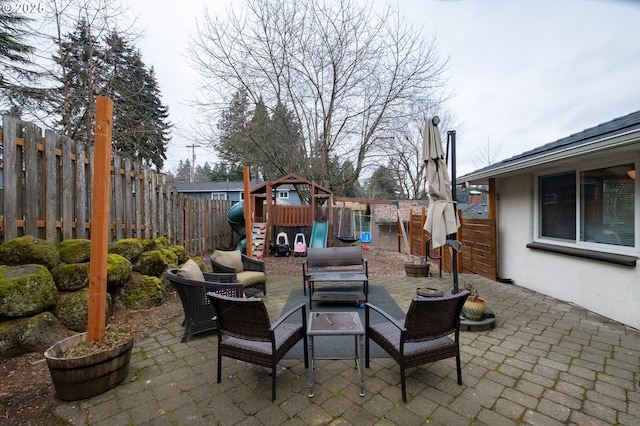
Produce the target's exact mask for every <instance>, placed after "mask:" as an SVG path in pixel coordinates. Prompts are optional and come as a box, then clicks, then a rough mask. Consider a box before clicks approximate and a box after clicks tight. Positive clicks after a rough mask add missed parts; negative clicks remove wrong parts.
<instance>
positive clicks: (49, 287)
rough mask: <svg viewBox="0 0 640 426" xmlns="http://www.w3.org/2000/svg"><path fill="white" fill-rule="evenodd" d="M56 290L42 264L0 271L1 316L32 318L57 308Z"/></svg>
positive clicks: (5, 268)
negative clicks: (28, 316)
mask: <svg viewBox="0 0 640 426" xmlns="http://www.w3.org/2000/svg"><path fill="white" fill-rule="evenodd" d="M57 300H58V289H57V288H56V285H55V282H54V281H53V277H52V276H51V273H49V270H48V269H47V268H46V267H44V266H42V265H20V266H7V267H4V268H0V316H7V317H19V316H27V315H34V314H38V313H40V312H43V311H45V310H48V309H50V308H53V307H54V306H55V305H56V302H57Z"/></svg>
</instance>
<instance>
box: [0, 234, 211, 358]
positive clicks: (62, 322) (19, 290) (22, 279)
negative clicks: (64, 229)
mask: <svg viewBox="0 0 640 426" xmlns="http://www.w3.org/2000/svg"><path fill="white" fill-rule="evenodd" d="M90 245H91V242H90V241H89V240H86V239H70V240H65V241H62V242H60V243H59V244H58V245H54V244H52V243H50V242H47V241H44V240H41V239H38V238H34V237H31V236H24V237H19V238H15V239H12V240H9V241H6V242H5V243H3V244H0V357H7V356H16V355H21V354H24V353H27V352H42V351H44V350H46V349H47V348H48V347H49V346H51V345H52V344H53V343H55V342H57V341H59V340H61V339H63V338H65V337H67V336H69V335H71V334H73V333H74V332H82V331H86V329H87V317H88V300H89V292H88V286H89V262H90ZM188 259H189V255H188V254H187V252H186V251H185V250H184V247H182V246H176V245H171V244H170V243H169V241H168V240H167V239H166V238H164V237H161V238H157V239H155V240H137V239H133V238H127V239H122V240H119V241H116V242H113V243H111V244H110V245H109V254H108V256H107V312H106V315H107V317H106V321H107V323H108V322H109V317H110V315H111V310H112V309H111V308H112V303H117V304H118V306H122V307H123V308H126V309H130V310H139V309H148V308H151V307H154V306H159V305H161V304H162V303H163V301H164V293H165V292H166V291H172V290H173V289H172V288H170V287H169V285H168V284H166V282H167V280H165V279H164V272H165V271H166V270H167V269H169V268H173V267H178V266H179V265H182V264H184V262H186V261H187V260H188ZM199 263H201V262H199Z"/></svg>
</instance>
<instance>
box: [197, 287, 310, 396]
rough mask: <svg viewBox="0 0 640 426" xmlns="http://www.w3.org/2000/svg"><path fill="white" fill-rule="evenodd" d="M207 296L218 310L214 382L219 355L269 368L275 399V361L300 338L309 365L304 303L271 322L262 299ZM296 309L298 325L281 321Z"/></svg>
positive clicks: (306, 365) (272, 393) (209, 294)
mask: <svg viewBox="0 0 640 426" xmlns="http://www.w3.org/2000/svg"><path fill="white" fill-rule="evenodd" d="M208 296H209V297H210V298H211V301H212V302H213V305H214V306H215V308H216V312H217V313H218V317H217V321H218V383H220V378H221V374H222V357H223V356H226V357H229V358H233V359H237V360H240V361H245V362H249V363H251V364H257V365H261V366H263V367H271V400H272V401H275V399H276V366H277V364H278V361H280V360H281V359H282V357H283V356H284V355H285V354H286V353H287V352H288V351H289V350H290V349H291V348H293V346H294V345H295V344H296V343H297V342H299V341H300V340H303V341H304V342H303V343H304V366H305V367H306V368H308V367H309V361H308V357H307V354H308V349H307V312H306V305H305V304H304V303H301V304H300V305H298V306H296V307H294V308H292V309H291V310H289V311H288V312H286V313H284V314H283V315H282V316H281V317H280V318H279V319H278V320H277V321H276V322H274V323H273V324H272V323H271V321H270V320H269V314H268V313H267V308H266V307H265V305H264V302H263V301H262V299H258V298H248V299H242V298H237V297H227V296H224V295H221V294H217V293H208ZM296 312H301V313H302V324H297V323H295V324H294V323H291V322H284V321H285V320H286V319H287V318H288V317H290V316H291V315H293V314H294V313H296Z"/></svg>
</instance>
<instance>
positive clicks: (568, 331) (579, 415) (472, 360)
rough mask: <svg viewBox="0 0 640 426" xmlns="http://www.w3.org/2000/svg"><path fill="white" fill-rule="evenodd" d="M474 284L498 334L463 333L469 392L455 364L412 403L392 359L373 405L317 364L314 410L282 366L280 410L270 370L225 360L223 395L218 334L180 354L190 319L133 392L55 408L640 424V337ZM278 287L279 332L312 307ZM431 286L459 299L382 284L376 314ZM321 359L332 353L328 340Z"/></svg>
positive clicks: (145, 366)
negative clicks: (383, 304) (295, 308)
mask: <svg viewBox="0 0 640 426" xmlns="http://www.w3.org/2000/svg"><path fill="white" fill-rule="evenodd" d="M463 278H464V279H467V278H468V277H467V276H463ZM471 279H473V280H474V283H475V284H476V285H477V287H478V288H479V289H480V291H481V292H482V295H483V297H486V298H487V299H488V300H489V304H490V307H491V309H492V310H493V311H494V312H495V313H496V319H497V321H496V326H495V328H494V329H491V330H486V331H479V332H473V331H461V332H460V351H461V364H462V385H458V383H457V374H456V363H455V358H449V359H444V360H441V361H437V362H434V363H430V364H426V365H423V366H419V367H415V368H408V369H407V371H406V391H407V402H406V403H404V402H402V390H401V386H400V380H401V379H400V370H399V367H398V364H397V363H396V362H395V361H394V360H392V359H391V358H390V357H387V356H384V355H383V354H381V353H380V352H379V351H378V352H373V353H372V357H371V360H370V365H369V368H366V369H365V372H364V386H365V396H364V397H361V396H360V395H359V391H360V388H359V376H358V373H357V368H356V366H355V365H354V360H353V359H352V358H346V359H321V357H319V358H320V359H316V361H315V366H316V369H315V371H314V381H315V388H314V391H315V392H314V393H315V394H314V396H313V398H310V397H309V396H308V372H307V370H306V369H305V365H304V362H303V360H302V358H301V356H297V355H294V356H292V357H285V358H284V359H282V360H281V362H280V363H279V364H278V376H277V392H278V393H277V399H276V400H275V402H272V401H271V396H272V386H271V383H272V382H271V377H270V376H269V372H270V368H264V367H257V366H254V365H250V364H247V363H244V362H240V361H236V360H234V359H230V358H223V359H222V363H223V364H222V365H223V369H222V371H223V374H224V377H223V379H222V381H221V383H217V382H216V362H217V361H216V352H217V351H216V348H215V345H216V344H217V343H216V342H217V336H216V333H215V332H211V333H200V334H199V335H196V336H193V337H191V338H190V339H189V340H188V341H186V342H184V343H181V339H182V336H183V333H184V328H183V326H182V325H181V321H182V317H178V318H175V319H174V320H172V321H169V322H168V323H167V325H166V326H165V327H164V328H163V329H161V330H159V331H158V332H156V333H154V334H153V335H151V336H148V337H147V338H145V339H143V340H141V341H139V342H136V345H135V347H134V352H133V355H132V360H131V367H130V372H129V376H128V377H127V379H125V381H124V382H123V383H122V384H121V385H120V386H118V387H116V388H115V389H113V390H111V391H109V392H106V393H105V394H102V395H100V396H97V397H94V398H90V399H87V400H82V401H74V402H63V401H58V400H54V401H53V406H52V409H53V410H54V412H55V414H56V415H57V416H59V417H61V418H63V419H65V420H66V421H68V422H70V424H73V425H85V424H91V425H114V424H136V425H147V424H148V425H157V424H180V425H183V424H197V425H208V424H225V425H232V424H269V425H271V424H274V425H275V424H329V423H332V422H334V424H336V423H337V424H358V425H368V424H380V423H383V424H402V425H418V424H442V425H469V424H487V425H508V424H539V425H561V424H580V425H605V424H620V425H632V424H637V419H638V418H639V417H640V393H639V392H638V380H640V332H638V330H634V329H631V328H628V327H625V326H624V325H621V324H619V323H615V322H612V321H609V320H607V319H606V318H603V317H600V316H597V315H594V314H592V313H590V312H588V311H586V310H585V309H582V308H579V307H576V306H573V305H570V304H567V303H564V302H561V301H558V300H556V299H553V298H551V297H547V296H544V295H542V294H539V293H535V292H533V291H530V290H527V289H523V288H521V287H518V286H516V285H513V284H504V283H498V282H494V281H490V280H487V279H485V278H482V277H477V276H472V277H471ZM268 281H269V283H268V284H269V292H268V294H267V295H266V296H265V297H264V298H263V300H264V302H265V305H266V307H267V310H268V311H269V316H270V318H272V320H275V319H277V318H278V317H279V316H280V315H281V314H282V313H283V311H284V309H285V308H286V307H287V306H288V305H290V304H291V303H293V302H294V301H293V300H291V299H292V297H293V296H294V295H295V297H296V298H297V297H301V298H304V295H303V294H302V288H301V283H300V280H299V279H292V277H285V276H271V275H270V276H269V277H268ZM427 282H428V286H430V287H434V286H437V287H439V288H441V289H443V290H446V291H449V290H450V288H451V277H450V276H447V275H446V274H443V277H442V279H438V278H412V277H380V276H372V277H371V281H370V286H371V288H372V292H371V293H370V302H371V303H374V304H376V303H379V302H380V301H381V298H382V297H387V296H385V295H388V297H390V298H391V299H392V301H391V302H389V304H391V305H392V304H394V303H395V305H397V307H398V308H399V309H400V310H402V311H404V312H406V311H407V309H408V307H409V305H410V303H411V299H412V298H413V297H414V296H415V291H416V288H417V287H419V286H425V285H426V284H425V283H427ZM376 289H378V290H384V291H379V292H378V293H376ZM376 294H377V295H376ZM325 308H326V310H330V307H329V306H322V309H325ZM318 309H319V308H318ZM353 310H358V308H356V307H355V306H354V307H353ZM359 311H363V309H360V310H359ZM348 337H350V338H351V340H349V341H350V342H351V343H350V344H351V345H353V343H352V342H353V340H352V339H353V336H348ZM316 346H318V350H320V349H321V344H320V340H319V338H318V339H317V341H316ZM301 353H302V352H300V354H301Z"/></svg>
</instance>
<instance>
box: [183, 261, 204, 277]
mask: <svg viewBox="0 0 640 426" xmlns="http://www.w3.org/2000/svg"><path fill="white" fill-rule="evenodd" d="M178 276H179V277H183V278H187V279H189V280H193V281H204V274H203V273H202V269H200V267H199V266H198V264H197V263H196V262H194V261H193V260H191V259H189V260H187V261H186V262H185V263H184V265H182V268H180V269H178Z"/></svg>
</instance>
